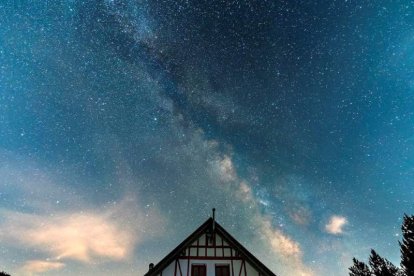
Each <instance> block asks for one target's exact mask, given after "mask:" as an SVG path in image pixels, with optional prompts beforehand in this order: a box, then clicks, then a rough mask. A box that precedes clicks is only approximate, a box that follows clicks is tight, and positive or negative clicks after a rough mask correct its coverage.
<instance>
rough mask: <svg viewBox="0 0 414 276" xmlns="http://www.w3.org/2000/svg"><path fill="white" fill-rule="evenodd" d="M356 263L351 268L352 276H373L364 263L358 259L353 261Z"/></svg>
mask: <svg viewBox="0 0 414 276" xmlns="http://www.w3.org/2000/svg"><path fill="white" fill-rule="evenodd" d="M352 260H353V262H354V265H353V266H351V267H350V268H349V270H350V273H349V275H350V276H371V275H372V274H371V270H370V269H369V267H368V266H367V265H366V264H365V263H364V262H360V261H358V260H357V259H355V258H353V259H352Z"/></svg>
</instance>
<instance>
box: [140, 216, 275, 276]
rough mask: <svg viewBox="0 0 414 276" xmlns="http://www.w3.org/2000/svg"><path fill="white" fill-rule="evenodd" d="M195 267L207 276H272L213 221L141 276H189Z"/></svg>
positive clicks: (207, 222) (199, 229)
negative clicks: (203, 269)
mask: <svg viewBox="0 0 414 276" xmlns="http://www.w3.org/2000/svg"><path fill="white" fill-rule="evenodd" d="M199 266H205V269H206V270H207V274H206V275H207V276H211V275H215V272H214V271H221V272H223V271H225V272H226V273H229V275H230V276H276V275H275V274H274V273H273V272H272V271H270V270H269V269H268V268H267V267H266V266H265V265H264V264H263V263H261V262H260V261H259V260H258V259H257V258H256V257H254V256H253V254H251V253H250V252H249V251H248V250H247V249H246V248H244V247H243V246H242V245H241V244H240V243H239V242H238V241H237V240H236V239H234V238H233V237H232V236H231V235H230V234H229V233H228V232H227V231H226V230H225V229H224V228H223V227H222V226H221V225H219V224H218V223H217V222H215V221H214V219H213V218H209V219H208V220H207V221H206V222H205V223H203V224H202V225H201V226H200V227H199V228H198V229H197V230H196V231H194V232H193V233H192V234H191V235H190V236H189V237H188V238H187V239H185V240H184V241H183V242H182V243H181V244H180V245H178V246H177V247H176V248H175V249H174V250H173V251H172V252H171V253H169V254H168V255H167V256H166V257H165V258H164V259H162V260H161V261H160V262H159V263H158V264H157V265H156V266H154V267H153V268H152V269H150V270H149V271H148V272H147V273H146V274H145V275H144V276H190V275H192V271H193V272H194V269H200V268H198V267H199ZM193 267H194V268H193ZM221 272H220V273H221ZM220 273H218V274H220ZM223 273H224V272H223Z"/></svg>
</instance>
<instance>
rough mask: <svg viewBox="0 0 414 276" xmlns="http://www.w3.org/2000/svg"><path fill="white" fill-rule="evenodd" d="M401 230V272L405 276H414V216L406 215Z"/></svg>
mask: <svg viewBox="0 0 414 276" xmlns="http://www.w3.org/2000/svg"><path fill="white" fill-rule="evenodd" d="M401 230H402V235H403V240H402V242H400V248H401V270H402V272H403V273H404V275H405V276H414V216H408V215H407V214H404V221H403V224H402V226H401Z"/></svg>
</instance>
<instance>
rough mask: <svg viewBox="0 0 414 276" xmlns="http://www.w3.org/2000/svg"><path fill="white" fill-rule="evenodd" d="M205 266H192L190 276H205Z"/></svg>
mask: <svg viewBox="0 0 414 276" xmlns="http://www.w3.org/2000/svg"><path fill="white" fill-rule="evenodd" d="M206 275H207V273H206V265H192V266H191V276H206Z"/></svg>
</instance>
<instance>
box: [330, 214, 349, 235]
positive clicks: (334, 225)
mask: <svg viewBox="0 0 414 276" xmlns="http://www.w3.org/2000/svg"><path fill="white" fill-rule="evenodd" d="M347 223H348V220H347V219H346V218H345V217H342V216H332V217H331V218H330V219H329V222H328V224H326V225H325V231H326V232H327V233H329V234H332V235H340V234H342V233H343V227H344V226H345V225H346V224H347Z"/></svg>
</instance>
